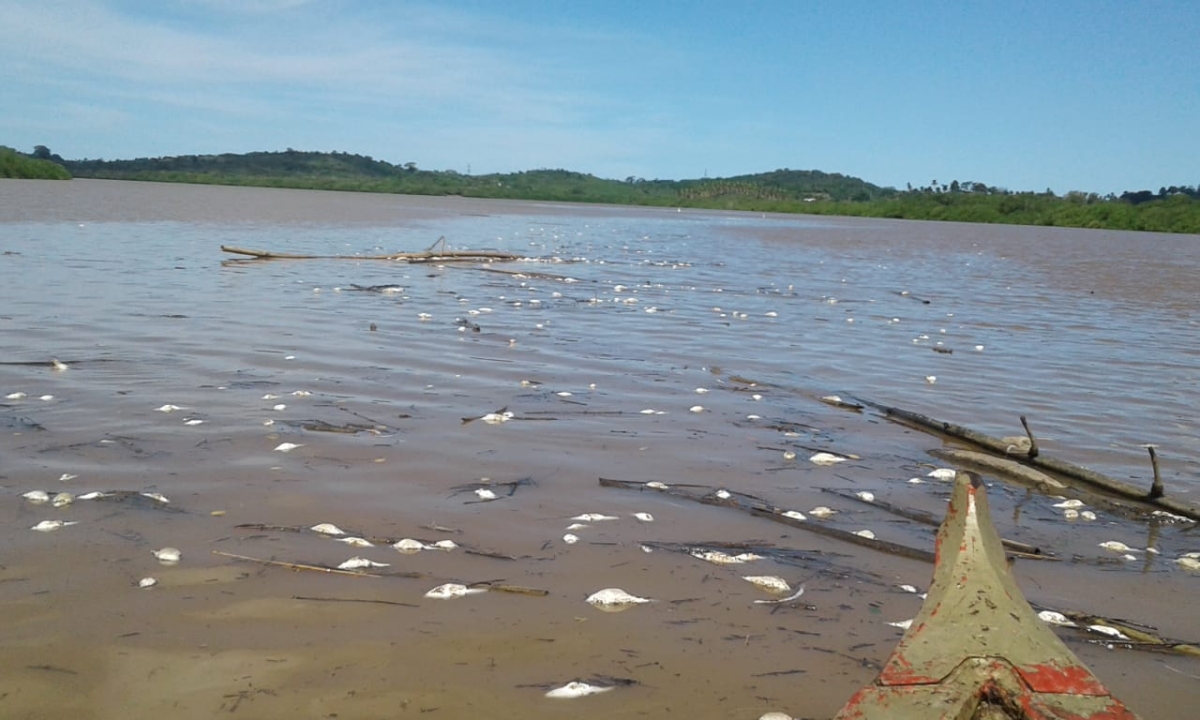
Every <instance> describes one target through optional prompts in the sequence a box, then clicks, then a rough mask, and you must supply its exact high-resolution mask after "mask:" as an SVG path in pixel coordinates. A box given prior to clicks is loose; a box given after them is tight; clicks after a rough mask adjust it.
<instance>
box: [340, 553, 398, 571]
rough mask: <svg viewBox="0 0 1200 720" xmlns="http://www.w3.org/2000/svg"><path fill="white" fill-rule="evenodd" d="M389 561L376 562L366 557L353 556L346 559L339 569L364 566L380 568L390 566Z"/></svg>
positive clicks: (359, 568) (352, 568) (360, 568)
mask: <svg viewBox="0 0 1200 720" xmlns="http://www.w3.org/2000/svg"><path fill="white" fill-rule="evenodd" d="M389 566H390V564H389V563H381V562H375V561H374V560H370V559H368V558H365V557H358V556H355V557H352V558H350V559H349V560H346V561H345V562H343V563H342V564H341V565H338V570H362V569H363V568H379V567H389Z"/></svg>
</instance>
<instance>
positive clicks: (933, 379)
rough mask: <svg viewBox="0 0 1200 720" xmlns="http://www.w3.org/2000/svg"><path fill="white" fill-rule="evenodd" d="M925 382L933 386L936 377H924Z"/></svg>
mask: <svg viewBox="0 0 1200 720" xmlns="http://www.w3.org/2000/svg"><path fill="white" fill-rule="evenodd" d="M925 382H927V383H929V384H930V385H933V384H934V383H936V382H937V375H926V376H925Z"/></svg>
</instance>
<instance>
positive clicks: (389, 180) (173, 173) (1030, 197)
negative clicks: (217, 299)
mask: <svg viewBox="0 0 1200 720" xmlns="http://www.w3.org/2000/svg"><path fill="white" fill-rule="evenodd" d="M4 150H6V151H7V154H0V176H4V177H49V176H55V177H71V176H72V175H74V176H75V177H88V178H112V179H120V180H156V181H165V182H189V183H207V184H221V185H254V186H265V187H288V188H311V189H323V190H346V191H359V192H384V193H404V194H411V195H462V196H466V197H479V198H503V199H517V200H558V201H565V202H589V203H609V204H618V205H658V206H667V207H675V206H680V207H696V208H710V209H723V210H749V211H759V212H787V213H809V214H827V215H850V216H866V217H886V218H905V219H914V220H952V221H958V222H984V223H1010V224H1021V225H1057V226H1063V227H1085V228H1111V229H1118V230H1149V231H1158V232H1180V233H1200V186H1186V185H1183V186H1178V185H1172V186H1170V187H1162V188H1160V189H1159V191H1158V192H1157V193H1153V192H1151V191H1149V190H1139V191H1131V192H1124V193H1122V194H1121V195H1119V196H1117V195H1113V194H1109V195H1104V196H1100V195H1097V194H1095V193H1085V192H1078V191H1072V192H1068V193H1067V194H1066V195H1063V196H1058V195H1056V194H1055V193H1054V192H1053V191H1051V190H1050V189H1047V190H1046V191H1044V192H1039V193H1034V192H1014V191H1011V190H1008V189H1006V188H1002V187H995V186H991V185H988V184H987V183H984V182H979V181H975V180H952V181H951V182H949V183H939V182H938V181H937V180H933V181H932V182H930V183H929V184H928V185H923V186H919V187H913V185H912V184H911V183H910V184H908V185H907V187H906V188H905V189H904V190H897V189H895V188H890V187H880V186H878V185H874V184H872V183H869V182H867V181H865V180H862V179H860V178H856V177H852V176H848V175H841V174H837V173H825V172H821V171H819V170H790V169H787V168H783V169H778V170H773V171H771V172H764V173H757V174H753V175H738V176H735V177H728V178H700V179H691V180H646V179H644V178H639V177H627V178H625V179H624V180H610V179H604V178H599V177H596V176H594V175H590V174H586V173H579V172H572V171H569V170H562V169H539V170H528V171H523V172H515V173H494V174H486V175H471V174H463V173H459V172H457V171H454V170H423V169H420V168H418V167H417V164H416V163H414V162H405V163H402V164H392V163H389V162H386V161H384V160H376V159H374V158H372V157H370V156H365V155H355V154H351V153H345V152H306V151H299V150H294V149H291V148H288V149H287V150H285V151H282V152H253V153H243V154H233V153H226V154H221V155H180V156H169V157H158V158H139V159H136V160H99V159H97V160H91V159H85V160H64V159H63V158H62V157H60V156H58V155H56V154H54V153H52V152H51V151H50V149H49V148H47V147H45V146H43V145H38V146H37V147H35V148H34V152H33V153H32V154H30V155H25V154H22V153H18V152H16V151H13V150H8V149H7V148H5V149H4ZM18 167H19V168H20V169H19V170H18V169H16V168H18ZM14 173H24V174H14ZM32 173H50V174H48V175H35V174H32Z"/></svg>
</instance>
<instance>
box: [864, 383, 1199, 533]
mask: <svg viewBox="0 0 1200 720" xmlns="http://www.w3.org/2000/svg"><path fill="white" fill-rule="evenodd" d="M869 404H870V405H872V406H873V407H875V408H878V409H879V410H881V411H882V412H883V413H884V416H885V417H887V419H889V420H892V421H893V422H897V423H900V424H902V425H907V426H909V427H913V428H916V429H919V430H924V431H925V432H931V433H934V434H936V435H942V436H947V437H952V438H955V439H957V440H965V441H967V442H969V443H972V444H974V445H977V446H979V447H981V448H984V449H985V450H988V451H990V452H993V453H996V454H997V455H1000V456H1007V455H1010V454H1011V452H1010V448H1011V443H1006V442H1005V441H1004V440H1003V439H1001V438H995V437H992V436H990V435H985V434H983V433H981V432H976V431H975V430H972V429H970V428H967V427H963V426H962V425H955V424H954V423H948V422H944V421H941V420H936V419H934V418H931V417H928V416H926V415H921V414H920V413H915V412H911V411H909V410H902V409H900V408H895V407H889V406H887V405H880V404H878V403H869ZM1026 430H1027V431H1028V425H1027V424H1026ZM1029 436H1030V440H1031V441H1032V440H1033V434H1032V433H1029ZM1035 447H1036V443H1034V444H1031V446H1030V450H1031V451H1032V450H1033V448H1035ZM1023 461H1024V462H1025V463H1027V464H1029V465H1032V466H1034V467H1036V468H1039V469H1042V470H1049V471H1051V472H1054V473H1057V474H1058V475H1060V476H1062V477H1066V478H1070V479H1072V480H1076V481H1078V482H1082V483H1084V484H1087V485H1091V486H1092V487H1094V488H1099V489H1101V490H1104V491H1106V492H1110V493H1113V494H1114V495H1120V496H1122V497H1126V498H1129V499H1132V500H1139V501H1141V502H1145V503H1148V504H1150V505H1154V506H1157V507H1159V508H1162V509H1163V510H1167V511H1169V512H1172V513H1175V514H1176V515H1181V516H1183V517H1186V518H1189V519H1192V520H1200V508H1197V507H1196V506H1194V505H1192V504H1190V503H1187V502H1183V501H1180V500H1176V499H1174V498H1169V497H1164V496H1161V495H1160V496H1157V497H1156V496H1155V495H1154V489H1153V488H1151V491H1150V492H1147V491H1145V490H1141V489H1139V488H1136V487H1134V486H1133V485H1130V484H1128V483H1125V482H1122V481H1120V480H1117V479H1115V478H1111V477H1108V476H1107V475H1104V474H1102V473H1098V472H1096V471H1095V470H1091V469H1089V468H1085V467H1083V466H1080V465H1075V464H1074V463H1069V462H1065V461H1063V460H1056V459H1054V458H1048V457H1043V456H1041V455H1037V456H1034V457H1026V458H1024V459H1023Z"/></svg>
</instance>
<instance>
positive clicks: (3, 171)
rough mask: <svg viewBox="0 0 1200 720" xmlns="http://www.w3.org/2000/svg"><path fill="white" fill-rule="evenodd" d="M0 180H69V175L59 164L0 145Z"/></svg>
mask: <svg viewBox="0 0 1200 720" xmlns="http://www.w3.org/2000/svg"><path fill="white" fill-rule="evenodd" d="M0 178H27V179H32V180H70V179H71V173H69V172H67V169H66V168H65V167H63V166H62V165H60V164H59V163H56V162H53V161H51V160H42V159H39V158H34V157H30V156H28V155H25V154H24V153H19V152H17V151H16V150H13V149H12V148H7V147H4V146H3V145H0Z"/></svg>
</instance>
